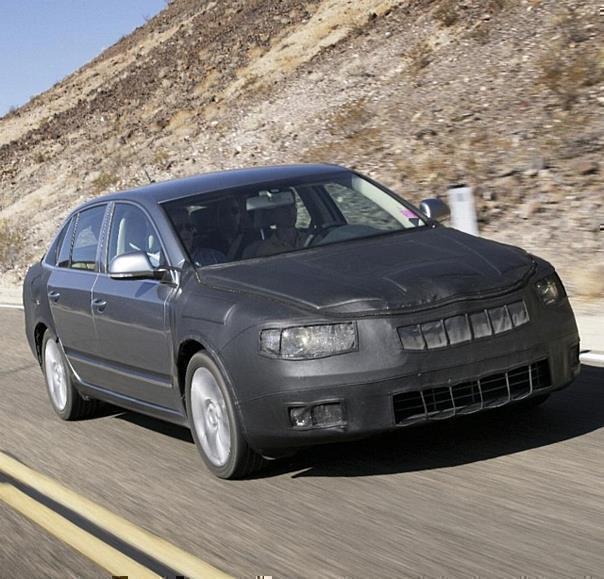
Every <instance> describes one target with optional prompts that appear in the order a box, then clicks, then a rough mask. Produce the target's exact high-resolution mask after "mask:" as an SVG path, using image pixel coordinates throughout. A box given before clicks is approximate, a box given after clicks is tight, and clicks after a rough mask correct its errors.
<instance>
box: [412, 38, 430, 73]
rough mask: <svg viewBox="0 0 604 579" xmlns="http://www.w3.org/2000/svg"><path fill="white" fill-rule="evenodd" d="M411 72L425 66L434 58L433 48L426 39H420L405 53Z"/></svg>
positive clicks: (415, 71)
mask: <svg viewBox="0 0 604 579" xmlns="http://www.w3.org/2000/svg"><path fill="white" fill-rule="evenodd" d="M407 56H408V58H409V60H410V69H411V72H414V73H418V72H419V71H420V70H423V69H424V68H426V67H427V66H428V65H429V64H430V63H431V62H432V59H433V58H434V49H433V48H432V46H431V45H430V43H429V42H428V41H427V40H420V41H419V42H417V43H416V44H415V46H414V47H413V48H412V49H411V50H410V51H409V52H408V53H407Z"/></svg>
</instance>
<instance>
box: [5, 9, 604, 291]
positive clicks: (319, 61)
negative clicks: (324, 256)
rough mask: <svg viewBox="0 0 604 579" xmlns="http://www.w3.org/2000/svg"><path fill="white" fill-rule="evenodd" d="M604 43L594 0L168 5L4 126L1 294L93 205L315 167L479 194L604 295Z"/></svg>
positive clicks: (511, 237)
mask: <svg viewBox="0 0 604 579" xmlns="http://www.w3.org/2000/svg"><path fill="white" fill-rule="evenodd" d="M603 32H604V12H603V8H602V7H601V5H600V4H599V3H598V2H595V1H593V0H592V1H588V0H465V1H461V0H355V1H354V2H353V1H352V0H310V1H305V2H301V1H300V0H281V1H280V2H273V1H269V0H236V1H233V2H229V3H222V2H216V1H199V0H172V2H170V3H169V4H167V7H166V9H165V10H164V11H163V12H161V13H160V14H159V15H158V16H156V17H155V18H153V19H151V20H150V21H149V22H148V23H147V24H146V25H145V26H144V27H141V28H139V29H137V30H136V31H134V32H133V33H132V34H131V35H129V36H128V37H125V38H123V39H122V40H121V41H120V42H118V43H117V44H115V45H114V46H112V47H111V48H109V49H108V50H106V51H105V52H103V53H102V54H101V55H100V56H99V57H98V58H96V59H95V60H94V61H92V62H91V63H89V64H88V65H86V66H84V67H83V68H81V69H80V70H78V71H76V72H75V73H73V74H72V75H71V76H69V77H68V78H66V79H64V80H63V81H61V82H60V83H58V84H57V85H55V86H54V87H52V88H51V89H50V90H49V91H47V92H45V93H43V94H41V95H39V96H37V97H35V98H34V99H33V100H32V101H30V102H29V103H28V104H27V105H25V106H24V107H22V108H20V109H17V110H16V111H13V112H12V113H10V114H9V115H7V116H5V117H3V118H2V119H0V276H1V277H0V284H4V285H8V284H16V283H18V282H19V280H20V278H21V277H22V275H23V272H24V269H25V267H26V264H27V263H28V262H29V261H31V260H32V259H34V258H36V257H38V256H39V255H41V254H42V252H43V251H44V247H45V245H46V244H47V242H48V240H49V238H50V236H51V235H52V233H53V231H54V230H55V229H56V227H57V226H58V224H59V223H60V221H61V220H62V218H63V217H64V215H65V214H66V212H67V211H68V210H69V209H70V208H71V207H72V206H74V205H75V204H77V203H78V202H80V201H82V200H84V199H87V198H89V197H91V196H94V195H98V194H101V193H104V192H107V191H112V190H115V189H120V188H125V187H132V186H136V185H140V184H143V183H145V182H147V180H148V177H147V175H149V176H150V177H151V178H153V179H154V180H163V179H168V178H172V177H177V176H184V175H189V174H193V173H199V172H204V171H207V170H211V169H217V168H230V167H238V166H247V165H255V164H273V163H287V162H297V161H300V160H303V161H328V162H336V163H341V164H344V165H348V166H353V167H355V168H357V169H359V170H361V171H364V172H366V173H368V174H371V175H373V176H374V177H376V178H378V179H379V180H382V181H383V182H385V183H386V184H388V185H390V186H391V187H392V188H394V189H395V190H397V191H399V192H400V193H401V194H403V195H405V196H408V197H409V198H411V199H412V200H414V201H418V200H420V199H421V198H423V197H427V196H433V195H444V192H445V190H446V188H447V186H448V185H450V184H451V183H457V182H466V183H468V184H471V185H473V186H474V187H475V190H476V199H477V204H478V208H479V215H480V226H481V232H482V233H483V234H484V235H487V236H490V237H494V238H496V239H500V240H503V241H508V242H512V243H516V244H520V245H523V246H524V247H526V248H527V249H529V250H531V251H534V252H535V253H539V254H541V255H543V256H544V257H547V258H549V259H551V260H552V261H553V262H554V263H555V265H556V266H557V267H559V269H560V270H561V271H562V274H563V276H564V278H565V280H566V281H567V284H568V286H569V289H570V291H571V292H572V293H574V294H583V295H585V296H587V297H589V296H592V297H602V295H604V259H603V257H604V243H603V239H604V233H603V232H600V231H599V228H600V224H601V223H603V222H604V187H603V183H604V177H603V176H602V171H604V168H603V167H602V166H601V157H602V150H603V149H604V115H603V113H604V48H603V46H604V43H603V42H602V40H603V38H604V34H603Z"/></svg>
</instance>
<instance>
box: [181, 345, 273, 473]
mask: <svg viewBox="0 0 604 579" xmlns="http://www.w3.org/2000/svg"><path fill="white" fill-rule="evenodd" d="M186 401H187V409H188V414H189V425H190V427H191V432H192V434H193V439H194V440H195V444H196V446H197V450H198V451H199V453H200V454H201V457H202V458H203V460H204V462H205V463H206V465H207V467H208V468H209V469H210V470H211V471H212V472H213V473H214V474H215V475H216V476H217V477H219V478H224V479H234V478H242V477H245V476H248V475H250V474H251V473H252V472H254V471H256V470H258V469H259V468H260V467H261V466H262V464H263V463H264V459H263V458H262V457H261V456H260V455H259V454H257V453H255V452H254V451H253V450H252V449H251V448H250V447H249V446H248V444H247V441H246V440H245V438H244V436H243V433H242V431H241V424H240V421H239V418H238V416H237V412H236V410H235V405H234V403H233V398H232V395H231V393H230V390H229V387H228V386H227V384H226V382H225V380H224V378H223V377H222V373H221V371H220V369H219V368H218V366H217V365H216V363H215V362H214V360H212V358H210V356H208V355H207V354H205V353H203V352H199V353H197V354H195V355H194V356H193V357H192V358H191V361H190V362H189V366H188V367H187V375H186Z"/></svg>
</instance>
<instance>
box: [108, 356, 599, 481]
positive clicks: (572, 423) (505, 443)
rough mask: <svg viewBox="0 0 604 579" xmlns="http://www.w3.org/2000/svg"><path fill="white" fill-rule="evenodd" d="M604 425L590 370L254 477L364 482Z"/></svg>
mask: <svg viewBox="0 0 604 579" xmlns="http://www.w3.org/2000/svg"><path fill="white" fill-rule="evenodd" d="M108 412H109V411H108ZM110 414H111V413H110V412H109V413H108V414H107V415H110ZM114 415H115V417H116V418H118V419H120V420H126V421H127V422H130V423H132V424H136V425H137V426H141V427H142V428H146V429H149V430H153V431H154V432H158V433H161V434H165V435H166V436H171V437H173V438H177V439H179V440H182V441H185V442H188V443H191V444H192V443H193V438H192V437H191V433H190V432H189V430H188V429H186V428H183V427H180V426H176V425H174V424H169V423H167V422H163V421H161V420H157V419H155V418H151V417H148V416H143V415H141V414H136V413H134V412H128V411H126V412H124V411H122V410H119V409H114ZM603 426H604V369H603V368H594V367H589V366H584V367H583V369H582V371H581V375H580V376H579V377H578V378H577V379H576V380H575V382H574V383H573V384H572V385H571V386H570V387H569V388H567V389H565V390H563V391H561V392H557V393H554V394H553V395H552V396H551V398H550V399H549V400H548V401H547V402H545V403H544V404H543V405H541V406H538V407H536V408H532V409H530V408H521V407H518V406H515V407H507V408H501V409H498V410H491V411H488V412H484V413H481V414H477V415H473V416H464V417H460V418H456V419H453V420H445V421H442V422H434V423H431V424H426V425H422V426H417V427H410V428H403V429H401V430H398V431H395V432H391V433H387V434H383V435H380V436H374V437H372V438H368V439H364V440H360V441H357V442H348V443H339V444H328V445H322V446H315V447H311V448H307V449H304V450H301V451H299V452H298V453H297V454H295V455H294V456H292V457H290V458H284V459H279V460H275V461H271V462H270V463H269V464H268V465H267V467H265V468H264V469H263V470H261V471H260V472H258V473H256V474H255V475H253V476H252V477H250V478H253V479H262V478H270V477H274V476H280V475H287V474H291V476H292V477H293V478H298V477H332V476H340V477H361V476H372V475H380V474H393V473H404V472H415V471H422V470H431V469H436V468H445V467H451V466H458V465H462V464H469V463H473V462H478V461H482V460H487V459H491V458H495V457H498V456H504V455H509V454H514V453H517V452H522V451H525V450H530V449H532V448H539V447H542V446H547V445H550V444H555V443H557V442H562V441H564V440H568V439H571V438H575V437H577V436H581V435H584V434H588V433H589V432H593V431H594V430H597V429H598V428H601V427H603ZM200 468H203V466H202V465H201V463H200Z"/></svg>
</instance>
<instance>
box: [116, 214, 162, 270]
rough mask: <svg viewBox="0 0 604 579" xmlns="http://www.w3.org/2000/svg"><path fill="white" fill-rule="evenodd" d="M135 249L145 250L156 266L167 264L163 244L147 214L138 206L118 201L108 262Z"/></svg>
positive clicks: (152, 263)
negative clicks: (162, 248)
mask: <svg viewBox="0 0 604 579" xmlns="http://www.w3.org/2000/svg"><path fill="white" fill-rule="evenodd" d="M133 251H144V252H145V253H146V254H147V256H148V257H149V261H150V262H151V265H152V266H154V267H158V266H159V265H164V264H165V259H164V255H163V252H162V250H161V244H160V242H159V239H158V238H157V234H156V233H155V229H154V228H153V226H152V225H151V222H150V221H149V219H148V218H147V216H146V215H145V214H144V213H143V212H142V211H141V210H140V209H139V208H138V207H134V206H133V205H129V204H127V203H118V204H117V205H116V206H115V210H114V212H113V219H112V220H111V234H110V235H109V248H108V255H107V263H111V261H112V260H113V259H115V258H116V257H117V256H119V255H122V254H124V253H132V252H133Z"/></svg>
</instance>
